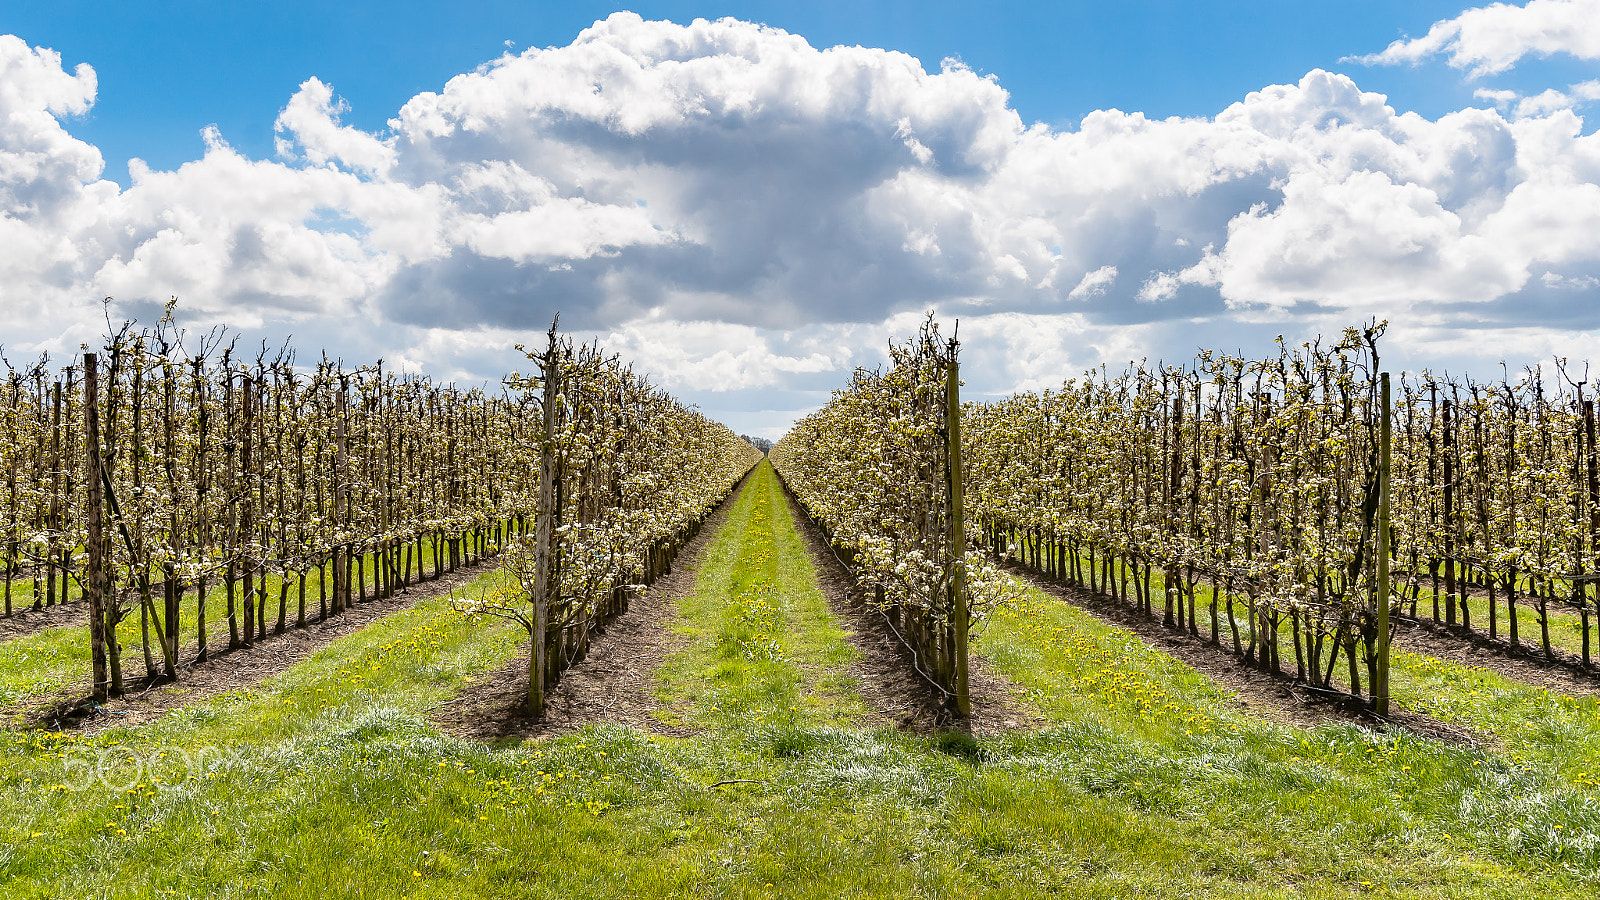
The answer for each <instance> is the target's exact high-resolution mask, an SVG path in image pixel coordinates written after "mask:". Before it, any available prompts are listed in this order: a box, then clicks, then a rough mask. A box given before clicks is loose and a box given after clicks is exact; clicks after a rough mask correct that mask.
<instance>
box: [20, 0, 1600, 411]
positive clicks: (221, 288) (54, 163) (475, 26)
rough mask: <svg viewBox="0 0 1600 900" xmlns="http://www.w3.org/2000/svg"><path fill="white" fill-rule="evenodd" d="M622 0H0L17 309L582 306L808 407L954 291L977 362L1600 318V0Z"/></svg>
mask: <svg viewBox="0 0 1600 900" xmlns="http://www.w3.org/2000/svg"><path fill="white" fill-rule="evenodd" d="M628 8H629V9H630V10H631V11H632V14H630V13H622V12H617V9H618V8H617V7H613V6H609V5H598V4H592V3H563V4H541V3H502V2H491V3H476V4H471V5H469V6H468V7H467V8H465V9H462V8H458V7H457V6H455V5H454V4H436V3H421V2H388V3H383V4H377V3H371V4H367V3H345V4H320V3H319V4H311V3H299V2H282V3H274V4H221V3H200V2H174V3H137V4H110V3H87V2H75V0H61V2H53V3H27V4H23V3H16V2H12V0H0V346H3V347H4V348H5V349H6V350H7V352H8V353H10V354H11V355H12V356H25V355H26V354H32V353H35V352H39V351H52V352H56V353H61V352H66V351H70V350H71V349H72V348H74V347H76V346H77V345H78V344H80V343H82V342H86V341H92V340H93V337H94V335H95V333H96V332H97V330H98V329H99V328H102V327H103V323H104V313H103V311H102V309H101V307H100V304H99V300H100V298H102V297H106V296H110V297H113V298H114V301H113V314H119V315H127V316H135V317H140V318H145V319H148V318H150V317H151V316H152V315H153V314H154V311H155V310H157V309H159V305H160V303H161V301H163V300H165V299H166V298H167V297H170V296H174V295H176V296H178V297H179V299H180V306H179V309H180V311H181V313H182V315H183V317H184V321H185V322H186V323H187V324H189V325H190V326H192V327H195V328H199V327H203V326H208V325H212V324H218V323H226V324H228V325H230V326H232V327H234V328H236V329H238V330H240V331H241V333H243V334H245V335H247V336H249V337H250V338H251V339H252V340H255V339H261V338H264V339H269V340H278V339H282V338H284V337H285V336H288V335H291V334H292V335H296V341H297V343H301V344H305V343H307V342H311V343H320V344H322V345H323V346H324V347H327V348H328V349H330V351H332V352H336V353H339V354H342V355H344V356H345V357H346V358H351V359H366V358H374V357H377V356H383V357H384V358H386V359H388V360H391V361H393V362H395V363H397V364H399V365H401V366H404V367H408V368H411V369H414V370H419V371H426V372H429V373H432V374H435V375H437V376H440V377H445V378H460V379H466V380H477V379H493V378H495V377H496V376H497V375H498V374H499V373H501V372H503V371H505V370H506V369H507V368H509V367H511V366H514V365H515V364H516V362H517V360H516V359H515V354H514V353H512V352H511V351H510V346H511V344H512V343H514V342H515V341H516V340H518V339H519V338H521V337H522V336H524V335H525V334H526V333H527V332H528V331H530V330H542V327H543V323H547V322H548V321H549V316H550V315H552V314H553V313H555V312H557V311H559V312H561V313H562V321H563V322H564V323H567V324H569V325H570V326H571V327H573V328H575V329H578V330H579V331H580V332H582V333H584V334H585V335H592V336H594V337H597V338H599V339H601V340H603V341H604V342H606V343H607V344H608V345H609V346H612V347H614V348H615V349H617V350H619V351H621V352H622V353H624V354H625V355H629V356H630V357H632V358H635V359H637V360H638V361H639V362H640V364H641V366H643V367H644V368H645V369H647V370H649V371H651V372H654V373H656V374H657V375H658V376H659V377H660V379H661V380H662V381H663V382H664V383H665V384H666V386H668V387H669V388H671V389H673V390H674V391H677V392H678V393H680V394H682V395H683V396H685V397H687V398H689V399H690V400H693V401H695V402H698V403H700V404H701V405H702V406H703V407H704V408H706V409H707V411H708V412H711V413H712V414H714V415H717V416H719V417H721V418H723V419H724V420H726V421H729V422H730V424H734V425H735V426H736V427H740V428H743V429H745V430H748V431H751V432H760V433H763V434H766V435H768V436H776V435H777V434H779V433H781V432H782V430H783V429H784V427H786V424H787V423H788V422H789V421H791V420H792V419H793V418H794V417H795V416H796V415H797V414H800V413H803V412H804V411H805V410H807V409H809V408H812V407H814V406H816V405H817V404H818V403H820V402H821V400H822V399H824V398H825V397H826V394H827V391H828V390H829V389H831V388H832V387H835V386H838V385H840V384H842V383H843V382H844V381H845V380H846V378H847V377H848V373H849V371H850V370H851V369H852V368H853V367H854V366H856V365H873V364H876V363H877V362H879V361H881V359H882V351H881V348H882V346H883V343H884V341H885V340H887V339H889V338H891V337H894V336H896V335H900V334H904V333H909V331H910V330H911V328H912V327H914V323H915V321H916V319H917V318H918V317H920V316H921V315H922V314H923V313H924V312H925V311H927V310H929V309H934V310H937V311H938V313H939V315H940V316H941V317H942V318H945V319H953V318H957V317H959V318H961V320H962V334H963V335H964V336H968V338H969V340H968V344H967V347H968V349H967V353H968V365H967V367H966V369H965V371H966V372H967V374H968V381H969V393H970V394H972V395H974V396H982V395H985V394H990V395H998V394H1003V393H1006V392H1009V391H1012V390H1017V389H1036V388H1042V387H1048V386H1050V385H1052V384H1055V383H1059V381H1060V380H1061V379H1063V378H1065V377H1069V376H1071V375H1073V374H1076V373H1077V372H1080V371H1082V370H1083V369H1085V368H1088V367H1092V366H1096V365H1099V364H1101V363H1108V364H1112V365H1117V364H1120V363H1121V362H1125V361H1127V360H1129V359H1131V358H1137V357H1140V356H1149V357H1159V358H1166V359H1183V358H1185V357H1187V356H1188V355H1189V354H1191V353H1192V352H1193V351H1194V350H1195V349H1196V348H1197V347H1198V346H1207V347H1220V348H1223V349H1236V350H1239V351H1242V352H1245V353H1249V354H1258V353H1264V352H1269V350H1270V347H1271V342H1272V341H1273V339H1274V338H1275V337H1277V336H1278V335H1280V334H1281V335H1285V336H1287V337H1289V338H1291V339H1307V338H1310V337H1314V336H1316V335H1318V334H1328V333H1334V332H1337V331H1338V330H1339V329H1340V328H1342V327H1343V326H1345V325H1348V324H1353V323H1355V322H1357V321H1361V320H1364V319H1367V318H1370V317H1375V316H1376V317H1382V318H1387V319H1389V320H1391V322H1392V323H1393V325H1392V328H1391V348H1390V356H1389V358H1390V359H1391V360H1393V361H1394V362H1395V364H1396V365H1397V366H1403V367H1407V368H1411V369H1416V368H1420V367H1424V366H1431V367H1436V368H1438V367H1450V368H1453V369H1456V370H1461V369H1467V370H1483V369H1486V368H1489V367H1494V368H1498V365H1499V363H1501V362H1505V363H1506V364H1508V365H1512V366H1514V367H1515V366H1521V365H1524V364H1528V363H1531V362H1535V361H1537V360H1539V359H1542V358H1548V357H1549V356H1550V355H1552V354H1569V355H1573V356H1580V355H1583V354H1585V353H1587V352H1589V348H1590V347H1592V346H1593V344H1594V338H1595V336H1597V335H1600V303H1597V301H1600V239H1596V238H1595V235H1596V234H1600V138H1597V137H1596V136H1595V129H1594V126H1593V124H1592V119H1593V118H1594V111H1595V109H1596V108H1597V106H1600V0H1529V2H1526V3H1523V4H1517V5H1495V6H1490V7H1487V8H1484V7H1477V6H1473V5H1472V4H1469V3H1461V2H1455V3H1444V2H1432V0H1429V2H1411V3H1404V4H1396V3H1390V2H1368V0H1352V2H1337V3H1335V2H1327V0H1322V2H1296V0H1288V2H1285V0H1279V2H1231V3H1229V2H1221V3H1207V4H1196V3H1176V2H1140V0H1129V2H1121V3H1115V4H1112V3H1093V4H1090V3H946V2H919V3H909V2H887V3H868V2H856V3H836V2H826V3H809V4H793V3H725V4H704V3H701V4H690V3H642V4H634V5H631V6H630V7H628ZM635 14H636V15H635ZM697 17H701V18H707V19H711V20H718V19H720V18H721V17H731V19H732V21H729V22H716V21H713V22H712V23H710V24H699V25H692V24H691V22H692V20H694V19H695V18H697ZM761 26H768V27H761ZM775 29H781V31H780V30H775ZM5 35H11V36H13V37H4V36H5ZM901 54H909V58H908V57H907V56H904V55H901ZM946 60H954V61H955V62H953V63H947V62H946ZM133 158H137V159H139V160H142V163H137V164H134V165H133V166H132V167H131V168H130V165H129V160H130V159H133Z"/></svg>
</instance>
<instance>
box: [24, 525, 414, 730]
mask: <svg viewBox="0 0 1600 900" xmlns="http://www.w3.org/2000/svg"><path fill="white" fill-rule="evenodd" d="M427 547H428V552H429V553H430V554H431V552H432V543H431V541H430V542H428V543H427ZM372 556H373V555H372V554H371V553H368V554H367V555H366V558H365V565H364V569H363V571H364V573H365V575H366V579H367V587H368V588H369V590H370V589H371V588H372V585H373V582H372V579H373V576H374V571H375V566H374V564H373V560H372ZM429 559H430V560H431V556H430V557H429ZM413 571H414V570H413ZM428 572H429V574H430V575H431V574H432V568H431V566H430V568H429V569H428ZM413 577H414V576H413ZM320 579H321V575H320V573H319V571H318V570H316V569H313V570H312V571H311V573H310V576H309V577H308V578H307V582H306V619H307V621H308V622H309V621H315V619H316V617H317V616H318V614H319V613H320V608H319V605H318V600H317V591H318V589H319V586H320V584H321V581H320ZM264 581H265V583H264V586H263V587H262V588H261V593H264V594H265V595H266V597H267V620H266V621H267V632H268V634H269V635H270V634H271V632H272V629H273V627H274V626H275V625H276V623H277V615H278V596H279V592H280V590H281V589H282V586H283V582H284V579H283V578H282V577H281V576H278V575H268V576H266V578H265V580H264ZM329 583H330V587H331V583H332V579H331V577H330V579H329ZM235 590H236V591H237V592H238V596H239V597H240V598H241V602H240V603H239V605H238V606H237V618H238V621H239V625H240V628H243V625H244V606H243V603H242V597H243V590H244V586H243V579H242V577H241V579H240V581H239V584H238V585H237V586H236V588H235ZM74 596H76V591H74ZM72 602H74V603H78V602H82V601H81V600H73V601H72ZM156 602H157V605H158V606H159V604H160V603H161V598H160V597H159V596H157V598H156ZM199 604H200V600H199V594H198V592H196V591H194V590H192V589H191V590H188V591H185V592H184V596H183V602H182V604H181V605H180V608H179V609H180V612H179V616H178V621H179V622H180V623H181V624H182V632H183V635H184V637H183V641H182V642H180V645H179V646H180V651H179V652H180V655H181V656H182V658H183V659H184V660H188V659H189V658H191V657H192V655H193V653H194V641H195V624H196V621H197V619H196V616H197V614H198V611H199ZM298 604H299V580H298V578H291V579H290V585H289V599H288V609H287V616H286V621H285V625H286V630H289V629H293V628H294V622H295V617H296V614H297V610H298ZM130 605H131V606H133V609H131V611H130V612H129V613H128V615H127V617H126V618H124V619H123V620H122V622H121V623H119V624H118V625H117V635H118V637H119V639H120V640H121V643H122V648H123V650H122V671H123V676H124V677H125V678H129V679H135V678H139V677H142V676H143V675H144V672H145V668H144V652H143V650H142V649H141V646H142V645H141V637H140V635H141V631H140V625H139V609H138V607H137V601H134V602H133V603H132V604H130ZM227 611H228V607H227V597H226V596H225V594H224V587H223V584H222V580H221V578H215V577H214V578H212V579H210V581H209V582H208V584H207V586H206V641H207V647H208V649H209V650H210V652H211V653H212V654H216V653H219V652H222V651H225V650H227V648H228V634H229V630H228V617H227ZM152 627H153V626H152ZM151 644H152V646H151V655H152V657H153V658H154V660H155V663H156V666H157V667H158V668H159V667H160V665H161V651H160V647H159V645H158V644H157V642H156V638H155V636H154V635H152V636H151ZM89 669H90V660H89V637H88V626H87V625H66V626H58V627H52V628H41V629H39V630H38V631H35V632H32V633H31V634H25V635H20V636H18V637H15V638H11V639H9V640H5V641H0V715H4V714H6V713H7V712H9V713H10V714H11V715H12V716H16V715H19V714H20V710H19V709H17V705H18V704H20V703H23V702H25V701H28V700H30V699H36V698H39V697H43V696H50V695H54V694H57V693H60V692H62V691H66V690H69V689H73V688H78V689H80V690H81V691H82V692H83V693H84V694H87V693H88V691H89V678H90V675H89ZM8 707H10V708H11V709H9V710H8V709H7V708H8Z"/></svg>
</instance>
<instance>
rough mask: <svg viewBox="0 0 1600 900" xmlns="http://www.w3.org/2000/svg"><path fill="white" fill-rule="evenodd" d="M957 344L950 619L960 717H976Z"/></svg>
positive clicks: (950, 445)
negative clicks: (970, 686) (970, 678)
mask: <svg viewBox="0 0 1600 900" xmlns="http://www.w3.org/2000/svg"><path fill="white" fill-rule="evenodd" d="M955 355H956V342H955V341H953V340H952V341H951V342H950V367H949V368H948V369H946V370H945V389H944V393H945V403H946V407H945V425H946V428H945V440H946V442H947V443H946V445H945V459H946V460H948V461H949V465H948V471H949V475H950V557H951V563H952V566H953V571H952V572H951V578H950V601H951V603H950V617H951V620H952V621H951V623H950V624H951V626H952V629H951V630H952V632H953V636H954V638H955V648H954V649H955V669H956V670H955V701H956V715H959V716H961V717H962V718H967V717H968V716H970V715H972V699H971V697H970V696H968V693H967V618H968V609H967V607H968V604H967V561H966V557H967V527H966V521H965V505H966V500H965V492H964V491H963V481H964V480H965V475H964V474H963V472H962V468H961V367H960V365H959V364H958V363H957V362H956V358H955Z"/></svg>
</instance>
